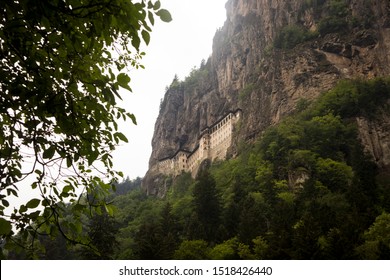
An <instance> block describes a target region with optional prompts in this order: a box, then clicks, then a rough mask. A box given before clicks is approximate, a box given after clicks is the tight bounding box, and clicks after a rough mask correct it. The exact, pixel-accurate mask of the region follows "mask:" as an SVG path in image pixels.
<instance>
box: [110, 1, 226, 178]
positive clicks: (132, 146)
mask: <svg viewBox="0 0 390 280" xmlns="http://www.w3.org/2000/svg"><path fill="white" fill-rule="evenodd" d="M226 2H227V0H161V4H162V8H165V9H167V10H169V11H170V13H171V15H172V18H173V20H172V21H171V22H170V23H164V22H161V21H160V20H156V23H155V26H154V28H153V32H152V34H151V42H150V44H149V46H147V47H144V48H143V50H144V51H145V53H146V55H145V57H144V59H143V60H142V62H141V64H143V65H144V66H145V70H143V69H138V70H133V71H131V72H130V73H129V75H130V77H131V79H132V80H131V83H130V86H131V88H132V90H133V93H128V92H125V91H124V92H123V94H122V96H123V97H124V104H123V105H122V106H123V107H124V108H126V109H127V111H128V112H131V113H133V114H134V115H135V116H136V118H137V122H138V125H137V126H134V125H133V124H132V123H131V121H130V120H129V121H128V122H126V123H124V124H122V125H121V126H120V130H121V131H122V132H123V133H124V134H125V135H126V136H127V138H128V139H129V143H128V144H124V145H122V146H120V147H118V148H117V150H116V151H115V152H114V154H113V158H114V167H115V169H116V170H120V171H122V172H123V173H124V174H125V176H129V177H130V178H131V179H134V178H135V177H137V176H140V177H143V176H144V175H145V173H146V171H147V169H148V161H149V157H150V154H151V152H152V147H151V141H152V136H153V132H154V124H155V121H156V119H157V116H158V111H159V106H160V100H161V98H163V97H164V94H165V87H166V86H169V85H170V84H171V82H172V80H173V77H174V75H175V74H177V75H178V76H179V79H181V80H182V79H184V78H185V77H186V76H187V75H188V74H189V72H190V71H191V68H193V67H194V66H197V67H199V65H200V63H201V61H202V59H205V60H207V58H208V57H209V56H210V55H211V52H212V39H213V37H214V34H215V32H216V30H217V29H218V28H219V27H222V26H223V23H224V22H225V19H226V10H225V3H226Z"/></svg>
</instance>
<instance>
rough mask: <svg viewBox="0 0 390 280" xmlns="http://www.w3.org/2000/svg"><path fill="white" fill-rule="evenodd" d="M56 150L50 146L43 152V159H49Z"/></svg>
mask: <svg viewBox="0 0 390 280" xmlns="http://www.w3.org/2000/svg"><path fill="white" fill-rule="evenodd" d="M55 151H56V148H55V147H54V146H50V147H49V148H48V149H47V150H45V151H44V152H43V155H42V156H43V158H45V159H46V158H47V159H51V158H52V157H53V156H54V153H55Z"/></svg>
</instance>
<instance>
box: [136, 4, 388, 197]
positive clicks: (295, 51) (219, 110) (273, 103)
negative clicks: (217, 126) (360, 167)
mask: <svg viewBox="0 0 390 280" xmlns="http://www.w3.org/2000/svg"><path fill="white" fill-rule="evenodd" d="M226 11H227V19H226V22H225V24H224V26H223V27H222V28H221V29H219V30H218V31H217V32H216V34H215V37H214V40H213V52H212V55H211V56H210V58H209V59H208V61H207V62H205V63H202V65H201V66H200V68H199V69H196V70H194V71H193V72H192V73H191V74H190V75H189V76H188V77H187V78H186V79H185V80H184V81H177V80H174V81H173V82H172V84H171V86H170V87H169V89H168V90H167V92H166V94H165V97H164V100H163V101H162V103H161V107H160V113H159V116H158V118H157V120H156V124H155V130H154V135H153V139H152V154H151V156H150V160H149V171H148V172H147V174H146V175H145V178H144V181H143V186H144V188H145V189H146V190H147V192H148V193H149V194H156V195H163V194H164V192H165V191H166V190H165V187H164V184H163V181H164V180H163V179H162V176H161V174H159V172H158V171H157V169H156V166H157V164H158V162H159V161H160V160H161V159H163V158H167V157H170V156H172V155H173V154H175V153H176V152H177V151H178V150H180V149H183V150H188V151H192V150H194V149H195V148H196V146H197V144H198V140H199V136H200V134H201V132H202V130H203V129H204V128H206V127H208V126H211V125H213V124H214V123H216V122H217V121H218V120H219V119H221V117H223V116H225V115H226V114H227V113H229V112H231V111H232V110H236V109H238V108H241V109H242V118H241V120H240V124H239V126H237V127H236V128H235V131H234V132H233V135H234V136H233V141H232V143H233V144H232V146H231V147H230V148H229V151H228V156H229V155H230V156H233V155H235V154H236V153H237V145H238V142H239V141H247V142H250V141H254V140H256V139H257V138H258V137H259V136H260V135H261V133H262V132H263V131H264V129H266V128H267V127H269V126H270V125H273V124H276V123H278V122H279V121H280V120H281V119H282V118H283V117H284V116H286V115H288V114H291V113H292V112H294V110H295V108H296V105H297V103H298V102H299V101H301V100H308V101H310V100H313V99H315V98H316V97H317V96H318V95H319V94H321V93H322V92H324V91H327V90H329V89H331V88H332V87H333V86H334V85H335V84H336V83H337V82H338V81H339V80H340V79H349V78H357V77H362V78H365V79H370V78H374V77H380V76H388V75H390V2H389V1H388V0H373V1H365V0H345V1H344V0H328V1H326V0H312V1H305V0H273V1H268V0H229V1H228V2H227V3H226ZM357 122H358V128H359V132H360V136H361V139H362V143H363V144H364V145H365V147H366V150H367V153H369V154H371V155H372V156H373V158H374V159H375V160H376V161H377V163H378V165H379V166H380V167H381V168H384V169H387V168H389V167H390V134H389V131H390V129H389V128H390V116H389V113H388V112H383V118H381V120H379V121H375V122H374V121H370V120H366V119H358V120H357Z"/></svg>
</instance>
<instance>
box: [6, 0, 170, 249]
mask: <svg viewBox="0 0 390 280" xmlns="http://www.w3.org/2000/svg"><path fill="white" fill-rule="evenodd" d="M155 16H158V17H159V18H161V19H162V20H163V21H170V20H171V17H170V14H169V12H168V11H166V10H164V9H161V4H160V1H155V2H154V3H153V2H152V1H146V0H142V1H127V0H109V1H94V0H86V1H74V0H67V1H58V0H57V1H48V0H42V1H24V0H20V1H4V3H2V5H1V8H0V53H1V65H0V90H1V94H0V125H1V130H0V236H1V238H5V239H7V242H6V246H7V247H10V246H12V245H13V244H16V242H18V240H14V239H13V238H12V235H13V232H14V231H18V232H20V236H21V237H24V240H27V239H28V240H30V244H29V245H28V246H29V247H30V249H31V250H32V251H34V250H33V249H34V246H35V244H36V242H35V241H36V240H38V239H39V236H40V235H42V234H47V235H52V236H56V234H57V233H60V234H62V235H63V237H65V238H66V239H68V240H69V241H70V240H72V241H74V242H82V243H84V242H86V240H83V238H81V237H82V233H83V231H82V217H83V214H82V213H84V212H86V213H88V212H92V213H93V212H94V211H95V210H94V209H97V210H98V211H100V209H101V206H103V208H105V209H106V210H107V212H109V213H110V212H112V209H111V206H110V205H108V204H107V203H106V202H105V201H104V196H105V195H106V194H107V193H108V192H109V190H111V188H112V182H115V181H118V178H120V177H121V176H122V173H121V172H117V171H115V170H114V169H113V164H112V151H113V150H114V149H115V147H116V146H117V145H118V144H119V143H121V142H127V138H126V136H125V135H123V134H122V133H121V132H120V131H119V130H118V124H117V122H118V120H119V119H124V120H126V119H130V120H131V121H132V122H133V123H134V124H136V120H135V116H134V115H132V114H131V113H128V112H126V111H125V110H124V109H123V108H121V107H119V106H118V105H117V101H118V99H121V91H122V90H123V89H125V90H128V91H131V88H130V86H129V82H130V77H129V76H128V75H127V74H126V71H128V70H129V68H130V67H131V68H138V67H142V65H140V64H139V60H140V58H141V57H142V56H143V55H144V53H143V52H142V51H141V43H142V42H144V43H145V44H148V43H149V41H150V32H151V26H153V25H154V21H155V19H154V18H155ZM25 188H27V189H28V190H25ZM31 189H33V190H34V191H35V193H34V197H33V198H32V199H31V200H28V201H24V202H23V204H22V205H21V206H20V207H19V208H15V209H11V207H12V206H11V205H10V204H11V203H10V197H12V196H14V197H17V196H19V195H20V194H25V193H29V192H30V191H31ZM80 193H83V194H86V199H83V198H82V197H81V196H80ZM69 202H71V204H67V205H66V204H65V203H69ZM69 208H71V209H69ZM42 209H43V210H42ZM65 212H70V213H71V215H72V217H71V218H68V219H66V218H65V217H64V213H65Z"/></svg>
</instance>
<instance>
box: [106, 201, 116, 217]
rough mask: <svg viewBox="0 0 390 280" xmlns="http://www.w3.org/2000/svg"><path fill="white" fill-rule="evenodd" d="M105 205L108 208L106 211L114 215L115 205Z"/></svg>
mask: <svg viewBox="0 0 390 280" xmlns="http://www.w3.org/2000/svg"><path fill="white" fill-rule="evenodd" d="M104 207H105V208H106V212H107V214H108V215H110V216H114V207H113V206H112V205H107V204H105V205H104Z"/></svg>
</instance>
